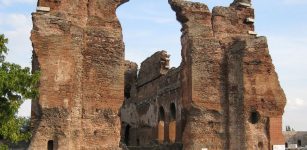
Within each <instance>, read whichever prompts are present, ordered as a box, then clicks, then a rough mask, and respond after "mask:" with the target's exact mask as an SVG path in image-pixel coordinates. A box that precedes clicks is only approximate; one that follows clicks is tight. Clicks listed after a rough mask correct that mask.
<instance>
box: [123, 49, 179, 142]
mask: <svg viewBox="0 0 307 150" xmlns="http://www.w3.org/2000/svg"><path fill="white" fill-rule="evenodd" d="M168 64H169V55H168V54H167V52H166V51H158V52H156V53H155V54H153V55H152V56H151V57H149V58H147V59H146V60H145V61H143V62H142V65H141V68H140V71H139V74H138V77H137V80H136V85H137V87H136V91H137V96H136V97H131V98H129V99H126V100H125V102H124V105H123V106H122V108H121V121H122V131H121V133H122V142H123V144H125V145H126V146H128V147H129V148H134V147H135V146H141V147H143V148H145V147H146V146H154V145H159V141H158V138H159V137H158V132H159V131H158V125H159V121H163V122H164V135H163V136H164V141H163V142H166V143H169V144H171V142H170V132H176V133H171V134H173V135H174V136H175V137H173V138H174V139H173V140H174V141H176V142H179V143H180V142H181V131H180V129H181V125H182V123H181V105H182V104H181V94H180V93H181V89H180V80H179V79H180V76H179V73H180V68H172V69H169V66H168ZM128 71H129V70H126V72H128ZM126 75H128V74H126ZM171 105H174V107H175V110H173V111H174V112H175V114H174V112H171ZM160 109H163V110H164V111H163V114H162V115H163V118H161V114H160V112H159V111H160ZM171 113H173V114H171ZM171 115H175V116H171ZM171 124H172V127H171V129H170V125H171ZM173 126H175V127H173ZM127 129H128V130H129V131H127ZM127 136H128V137H127ZM174 141H173V142H174ZM160 144H163V143H160ZM179 145H180V144H179Z"/></svg>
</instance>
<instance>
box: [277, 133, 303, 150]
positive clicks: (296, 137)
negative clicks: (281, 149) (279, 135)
mask: <svg viewBox="0 0 307 150" xmlns="http://www.w3.org/2000/svg"><path fill="white" fill-rule="evenodd" d="M283 134H284V136H285V140H286V142H285V147H286V148H288V149H290V150H296V149H302V150H306V149H307V132H304V131H284V132H283Z"/></svg>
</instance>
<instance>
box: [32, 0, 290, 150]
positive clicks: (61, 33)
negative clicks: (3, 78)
mask: <svg viewBox="0 0 307 150" xmlns="http://www.w3.org/2000/svg"><path fill="white" fill-rule="evenodd" d="M124 2H126V1H125V0H91V1H88V0H39V2H38V6H39V7H38V11H37V12H36V13H33V30H32V37H31V39H32V42H33V47H34V53H33V68H34V69H36V70H37V69H39V70H40V71H41V80H40V85H39V87H40V98H39V100H37V101H35V102H34V103H33V104H32V119H31V120H32V128H33V138H32V142H31V144H30V147H29V149H47V148H48V149H65V150H66V149H73V150H75V149H76V150H78V149H108V150H111V149H112V150H113V149H142V150H143V149H175V150H176V149H185V150H194V149H195V150H196V149H203V148H208V149H209V150H221V149H225V150H238V149H241V150H245V149H250V150H254V149H264V150H269V149H272V147H273V145H284V143H285V141H284V138H283V136H282V132H281V130H282V127H281V126H282V123H281V121H282V115H283V112H284V106H285V102H286V99H285V95H284V92H283V90H282V89H281V87H280V85H279V82H278V77H277V74H276V72H275V69H274V66H273V64H272V60H271V57H270V55H269V51H268V45H267V41H266V38H265V37H258V36H257V35H256V34H255V32H254V24H253V23H254V9H253V8H252V6H251V1H250V0H235V1H234V2H233V3H232V4H231V5H230V6H229V7H215V8H214V9H213V10H212V12H210V11H209V9H208V7H207V6H206V5H205V4H202V3H197V2H189V1H183V0H169V4H170V6H171V8H172V9H173V10H174V11H175V12H176V16H177V20H178V21H179V22H180V23H181V25H182V30H181V31H182V36H181V43H182V50H181V53H182V63H181V65H180V66H179V67H178V68H170V67H169V61H170V58H169V55H168V54H167V52H166V51H158V52H156V53H155V54H153V55H152V56H151V57H149V58H147V59H146V60H145V61H144V62H143V63H142V64H141V66H140V68H139V70H138V66H137V64H135V63H133V62H130V61H124V44H123V40H122V32H121V26H120V23H119V21H118V19H117V17H116V14H115V11H116V8H117V7H118V6H120V5H121V4H123V3H124Z"/></svg>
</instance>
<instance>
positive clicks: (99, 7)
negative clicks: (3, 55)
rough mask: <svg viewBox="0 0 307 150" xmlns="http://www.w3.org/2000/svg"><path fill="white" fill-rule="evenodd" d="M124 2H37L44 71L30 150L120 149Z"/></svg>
mask: <svg viewBox="0 0 307 150" xmlns="http://www.w3.org/2000/svg"><path fill="white" fill-rule="evenodd" d="M123 2H124V1H120V0H117V1H114V0H102V1H101V0H99V1H98V0H93V1H88V0H69V1H68V0H61V1H50V0H39V1H38V6H44V7H50V8H51V11H50V12H35V13H33V30H32V37H31V39H32V42H33V46H34V53H35V55H36V56H37V61H36V62H34V63H36V64H34V66H37V67H36V68H39V69H40V70H41V74H42V75H41V80H40V98H39V100H37V101H36V102H34V103H33V106H32V124H33V131H34V132H33V138H32V142H31V145H30V147H29V149H47V142H48V141H49V140H53V141H54V143H55V144H54V147H55V148H57V149H65V150H67V149H108V150H109V149H119V141H120V120H119V117H118V111H119V108H120V106H121V104H122V102H123V100H124V44H123V40H122V33H121V27H120V24H119V21H118V19H117V17H116V14H115V11H116V8H117V7H118V6H119V5H120V4H122V3H123Z"/></svg>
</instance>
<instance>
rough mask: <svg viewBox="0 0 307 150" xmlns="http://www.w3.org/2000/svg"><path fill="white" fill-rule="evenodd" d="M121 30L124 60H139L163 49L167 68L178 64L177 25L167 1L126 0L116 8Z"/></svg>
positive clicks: (178, 35)
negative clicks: (127, 0) (165, 54)
mask: <svg viewBox="0 0 307 150" xmlns="http://www.w3.org/2000/svg"><path fill="white" fill-rule="evenodd" d="M117 16H118V18H119V20H120V23H121V25H122V29H123V37H124V43H125V59H126V60H130V61H133V62H136V63H137V64H138V65H139V66H140V64H141V62H142V61H144V60H145V59H146V58H148V57H150V56H151V55H152V54H154V53H155V52H156V51H160V50H166V51H167V52H168V54H170V55H171V57H170V60H171V61H170V67H177V66H179V65H180V63H181V43H180V37H181V32H180V29H181V25H180V23H179V22H177V20H176V15H175V12H174V11H173V10H172V9H171V7H170V5H169V4H168V2H167V0H146V1H144V0H130V1H129V2H127V3H125V4H124V5H122V6H120V7H119V8H118V9H117Z"/></svg>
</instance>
